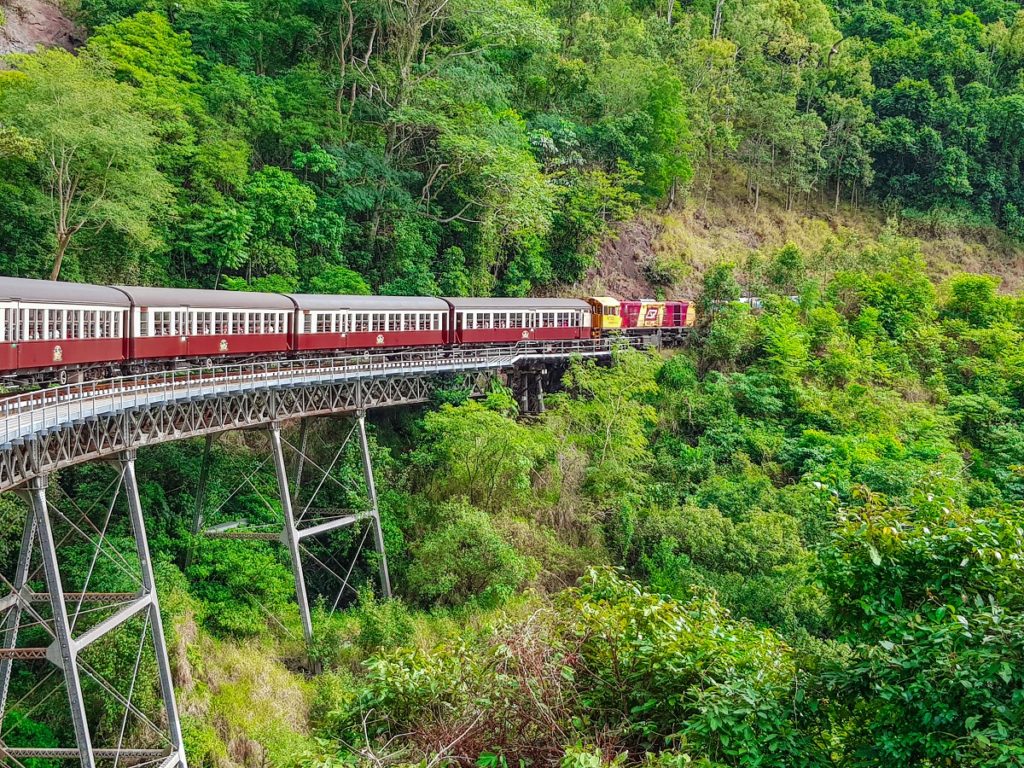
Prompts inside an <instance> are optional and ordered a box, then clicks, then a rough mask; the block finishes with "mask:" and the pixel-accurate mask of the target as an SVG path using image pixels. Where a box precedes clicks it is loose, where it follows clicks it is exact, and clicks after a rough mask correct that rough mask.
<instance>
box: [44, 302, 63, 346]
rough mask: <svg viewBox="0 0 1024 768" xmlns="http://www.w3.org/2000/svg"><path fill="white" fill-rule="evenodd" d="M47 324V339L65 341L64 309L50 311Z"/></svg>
mask: <svg viewBox="0 0 1024 768" xmlns="http://www.w3.org/2000/svg"><path fill="white" fill-rule="evenodd" d="M47 319H48V321H49V322H48V323H47V329H46V333H47V338H50V339H63V338H64V310H63V309H51V310H50V311H49V317H48V318H47Z"/></svg>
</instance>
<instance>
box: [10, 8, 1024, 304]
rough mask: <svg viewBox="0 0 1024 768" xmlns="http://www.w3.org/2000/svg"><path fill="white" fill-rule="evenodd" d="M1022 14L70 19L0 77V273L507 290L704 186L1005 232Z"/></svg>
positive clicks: (1021, 147) (569, 265) (175, 12)
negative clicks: (72, 24)
mask: <svg viewBox="0 0 1024 768" xmlns="http://www.w3.org/2000/svg"><path fill="white" fill-rule="evenodd" d="M1020 11H1021V9H1020V4H1019V3H1018V2H1015V1H1014V0H914V1H913V2H911V1H909V0H908V1H904V0H872V1H868V0H799V2H797V1H796V0H750V1H749V2H747V1H745V2H739V0H693V2H678V1H677V0H670V1H669V2H659V3H647V2H643V1H642V0H634V2H632V3H631V2H625V1H624V0H572V1H569V0H553V1H552V2H546V3H534V2H531V1H530V0H501V1H500V2H478V1H477V0H330V1H329V2H328V1H325V0H284V1H283V2H282V1H281V0H273V1H269V0H268V1H264V0H184V2H167V3H163V2H159V1H158V0H79V2H78V6H77V8H75V9H74V13H75V16H76V18H77V19H79V21H80V22H81V23H82V24H83V25H84V27H85V28H86V29H87V31H88V32H89V35H88V40H87V42H86V43H85V45H84V46H83V47H82V48H81V49H80V50H79V51H78V55H77V56H72V55H70V54H67V53H65V52H63V51H61V50H51V51H46V52H40V53H37V54H31V55H22V56H11V57H8V60H7V62H6V63H7V66H8V67H10V70H9V71H6V72H2V73H0V183H2V185H3V187H2V190H0V192H2V194H0V206H2V208H0V254H3V256H2V258H3V262H2V263H0V267H2V269H3V271H4V272H5V273H7V274H19V275H25V276H45V275H47V274H50V273H51V271H52V272H53V273H54V274H56V273H57V271H58V268H59V269H61V270H63V274H64V275H65V276H66V277H67V278H69V279H84V278H85V277H86V276H89V277H90V278H92V279H96V280H121V281H135V282H149V283H161V284H182V285H203V286H207V287H212V286H217V287H229V288H240V289H244V288H250V289H259V288H262V289H280V288H290V289H295V288H299V289H302V290H315V291H349V292H352V291H360V290H369V289H372V290H374V291H378V292H385V293H431V292H433V293H438V292H440V293H446V294H467V293H469V294H487V293H491V292H496V293H502V294H508V295H521V294H524V293H526V292H528V291H531V290H533V289H536V288H538V287H541V286H547V285H549V284H553V283H554V284H557V283H573V282H574V281H576V280H577V279H579V278H580V277H581V275H582V274H583V273H584V271H585V270H586V268H587V266H588V264H589V263H590V262H591V260H592V258H593V255H594V253H595V249H596V248H597V246H598V243H599V242H600V240H601V238H603V237H604V236H606V235H607V234H608V233H609V232H610V231H611V230H612V229H613V228H614V227H615V225H616V223H617V222H620V221H622V220H624V219H627V218H628V217H629V216H630V215H631V214H632V213H634V212H635V211H636V210H637V209H638V207H642V206H651V205H658V206H673V205H675V206H681V205H684V204H685V201H687V200H688V199H692V202H693V204H694V205H696V206H698V207H700V206H701V205H702V204H704V203H706V200H707V196H708V194H709V193H710V192H711V191H712V190H713V189H714V188H715V186H716V183H717V180H718V179H720V178H721V177H722V176H723V175H724V174H726V173H739V174H740V176H741V177H742V179H743V180H744V182H745V184H746V186H747V190H748V195H749V201H750V205H751V206H752V207H753V208H756V207H757V206H759V205H760V204H761V197H762V194H763V193H765V192H771V193H772V194H774V195H776V196H780V197H782V198H783V199H784V200H785V201H786V204H787V205H788V206H797V205H800V204H801V203H803V202H806V201H808V200H811V199H813V200H818V201H831V202H832V203H833V204H834V205H837V206H838V205H848V204H850V203H854V204H868V203H870V204H875V205H879V206H882V207H883V208H884V209H885V210H886V211H888V212H889V213H890V214H893V215H899V216H904V217H910V218H922V219H924V220H926V221H930V222H936V221H937V222H952V223H954V224H964V225H970V226H997V227H1000V228H1002V229H1003V230H1004V231H1005V232H1007V233H1009V234H1010V235H1011V236H1014V237H1024V191H1022V190H1024V187H1022V185H1021V177H1020V176H1021V162H1022V153H1024V132H1022V127H1024V91H1022V88H1024V85H1022V66H1024V16H1022V15H1021V14H1020ZM65 260H66V261H65ZM670 278H671V276H668V277H667V278H666V280H667V281H668V282H669V283H671V279H670ZM666 287H668V288H671V285H668V286H666Z"/></svg>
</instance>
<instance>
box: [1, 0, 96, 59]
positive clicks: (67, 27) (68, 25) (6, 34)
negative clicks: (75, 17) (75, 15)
mask: <svg viewBox="0 0 1024 768" xmlns="http://www.w3.org/2000/svg"><path fill="white" fill-rule="evenodd" d="M0 13H2V23H0V55H2V54H6V53H28V52H30V51H34V50H35V49H36V48H38V47H39V46H41V45H42V46H45V47H54V46H58V47H60V48H67V49H68V50H73V49H74V48H75V46H77V45H78V44H79V43H81V42H82V40H83V34H82V31H81V30H79V29H78V28H77V27H76V25H75V23H74V22H73V21H71V19H70V18H68V16H67V14H65V13H64V11H63V10H61V8H59V7H58V6H57V5H56V4H54V3H49V2H46V0H0Z"/></svg>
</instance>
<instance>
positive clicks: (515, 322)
mask: <svg viewBox="0 0 1024 768" xmlns="http://www.w3.org/2000/svg"><path fill="white" fill-rule="evenodd" d="M693 322H694V310H693V305H692V303H691V302H687V301H656V300H653V299H641V300H624V301H620V300H617V299H615V298H612V297H610V296H595V297H589V298H586V299H571V298H566V299H561V298H532V299H531V298H526V299H509V298H472V297H430V296H328V295H318V294H298V293H247V292H241V291H220V290H207V289H190V288H156V287H142V286H127V285H89V284H85V283H65V282H53V281H49V280H30V279H26V278H16V277H0V378H2V379H3V380H5V381H7V382H15V383H54V382H56V383H61V384H63V383H67V382H68V381H81V380H85V379H98V378H108V377H114V376H119V375H128V374H137V373H142V372H146V371H150V370H168V369H173V368H177V367H198V366H207V367H208V366H212V365H215V364H218V363H223V362H229V361H239V360H259V359H275V358H281V357H288V356H293V357H309V356H329V355H339V354H346V353H359V352H369V351H383V350H394V351H397V350H409V349H412V350H415V349H420V348H428V347H455V346H458V347H467V346H471V347H472V346H481V345H484V346H486V345H496V344H514V343H520V342H552V343H554V342H560V341H569V340H575V339H587V338H600V337H601V336H604V335H609V334H625V335H635V334H643V335H655V334H657V335H658V336H669V337H680V336H682V335H683V334H685V332H686V329H688V328H690V327H691V326H692V325H693Z"/></svg>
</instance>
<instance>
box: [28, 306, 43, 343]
mask: <svg viewBox="0 0 1024 768" xmlns="http://www.w3.org/2000/svg"><path fill="white" fill-rule="evenodd" d="M27 328H28V340H29V341H39V340H40V339H41V338H42V337H43V310H41V309H30V310H28V324H27Z"/></svg>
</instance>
